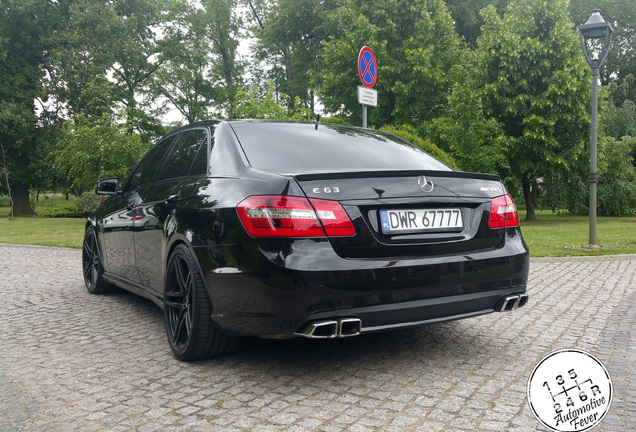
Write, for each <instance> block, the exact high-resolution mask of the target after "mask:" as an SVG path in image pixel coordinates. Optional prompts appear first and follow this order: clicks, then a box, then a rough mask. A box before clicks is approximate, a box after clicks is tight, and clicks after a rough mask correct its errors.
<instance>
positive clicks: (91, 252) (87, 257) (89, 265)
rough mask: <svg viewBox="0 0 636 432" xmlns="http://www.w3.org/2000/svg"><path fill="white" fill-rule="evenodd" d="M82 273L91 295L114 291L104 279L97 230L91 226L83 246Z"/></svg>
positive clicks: (85, 235) (85, 234) (87, 229)
mask: <svg viewBox="0 0 636 432" xmlns="http://www.w3.org/2000/svg"><path fill="white" fill-rule="evenodd" d="M82 273H83V274H84V284H85V285H86V289H87V290H88V292H89V293H91V294H105V293H107V292H110V291H112V289H113V286H112V285H111V284H109V283H108V282H106V281H105V280H104V278H103V276H102V275H103V274H104V266H103V265H102V259H101V256H100V254H99V245H98V243H97V236H96V235H95V228H93V227H92V226H89V227H88V228H86V232H85V233H84V243H83V246H82Z"/></svg>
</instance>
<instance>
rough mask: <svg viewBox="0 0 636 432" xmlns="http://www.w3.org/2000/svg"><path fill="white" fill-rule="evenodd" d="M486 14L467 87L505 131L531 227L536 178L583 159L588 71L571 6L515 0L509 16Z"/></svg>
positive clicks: (506, 146)
mask: <svg viewBox="0 0 636 432" xmlns="http://www.w3.org/2000/svg"><path fill="white" fill-rule="evenodd" d="M482 13H483V17H484V22H485V25H484V27H483V28H482V35H481V37H480V38H479V39H478V48H477V51H476V56H477V57H476V60H477V63H476V68H474V71H475V72H474V74H473V76H471V77H470V79H469V80H467V82H466V84H465V85H466V86H470V87H471V88H473V89H478V92H477V93H478V94H479V96H480V98H479V99H480V100H481V103H482V104H483V115H484V118H485V119H492V120H494V121H495V122H496V124H497V127H499V128H501V131H502V135H503V139H502V141H501V144H502V147H501V148H500V149H499V151H501V152H502V153H503V154H504V155H505V157H506V160H507V162H508V164H509V166H510V170H511V173H512V174H514V175H515V176H516V177H517V178H518V180H519V181H520V183H521V184H522V188H523V194H524V200H525V203H526V210H527V216H526V219H528V220H532V219H534V218H535V215H534V208H535V204H536V202H535V201H536V200H535V199H534V198H533V190H534V191H535V193H536V187H533V185H536V179H537V178H539V177H541V176H544V175H547V174H548V173H549V172H550V171H551V170H559V171H568V170H569V169H571V168H573V167H574V166H575V165H576V164H577V163H578V160H579V159H580V158H584V148H585V143H586V142H587V141H588V137H589V124H590V123H589V114H588V106H589V88H590V80H589V76H588V73H587V72H588V67H587V65H586V64H585V62H584V60H583V59H582V58H581V52H580V45H579V41H578V36H577V35H576V34H575V32H573V31H572V28H573V24H572V21H570V19H569V17H568V14H567V0H557V1H553V0H550V1H548V0H524V1H522V0H515V1H512V2H510V4H509V5H508V8H507V10H506V12H505V13H504V15H503V16H500V15H499V14H498V13H497V11H496V9H495V8H494V7H493V6H489V7H487V8H485V9H484V10H483V12H482ZM460 87H461V86H460ZM585 159H587V160H589V158H585Z"/></svg>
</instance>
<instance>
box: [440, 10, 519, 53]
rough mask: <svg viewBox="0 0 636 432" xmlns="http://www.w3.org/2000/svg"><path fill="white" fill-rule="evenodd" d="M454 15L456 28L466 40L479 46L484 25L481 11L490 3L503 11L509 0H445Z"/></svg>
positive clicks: (474, 45) (474, 46)
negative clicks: (478, 40) (478, 42)
mask: <svg viewBox="0 0 636 432" xmlns="http://www.w3.org/2000/svg"><path fill="white" fill-rule="evenodd" d="M444 2H445V3H446V6H447V7H448V10H449V11H450V14H451V16H452V17H453V22H454V23H455V28H456V29H457V33H459V34H460V35H461V36H462V37H463V38H464V41H465V42H466V43H467V44H468V45H469V46H470V47H471V48H473V49H475V48H476V47H477V38H479V36H481V26H482V25H484V21H483V18H482V16H481V14H480V11H481V10H482V9H483V8H485V7H486V6H488V5H494V6H495V7H496V8H497V12H499V13H503V12H504V11H505V10H506V6H507V4H508V3H509V0H445V1H444Z"/></svg>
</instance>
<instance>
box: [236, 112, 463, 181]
mask: <svg viewBox="0 0 636 432" xmlns="http://www.w3.org/2000/svg"><path fill="white" fill-rule="evenodd" d="M232 128H233V129H234V131H235V133H236V135H237V137H238V140H239V142H240V144H241V146H242V147H243V151H244V152H245V155H246V157H247V159H248V161H249V163H250V165H252V166H253V167H254V168H257V169H260V170H265V171H272V172H277V173H289V174H295V173H313V172H340V171H381V170H435V171H451V169H450V168H449V167H448V166H446V165H444V164H443V163H442V162H440V161H438V160H437V159H435V158H433V157H432V156H430V155H429V154H427V153H425V152H424V151H422V150H420V149H419V148H417V147H415V146H412V145H410V144H408V143H407V142H405V141H403V140H401V139H400V138H397V137H396V136H394V135H391V134H389V133H386V132H382V131H375V130H369V129H361V128H351V127H344V126H334V125H327V124H321V125H319V126H318V128H317V129H316V127H315V125H314V124H312V123H267V122H235V123H234V122H233V123H232Z"/></svg>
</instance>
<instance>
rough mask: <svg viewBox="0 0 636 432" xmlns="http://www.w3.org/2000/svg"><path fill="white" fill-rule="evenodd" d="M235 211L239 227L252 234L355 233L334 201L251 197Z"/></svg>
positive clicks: (297, 235) (260, 235) (343, 212)
mask: <svg viewBox="0 0 636 432" xmlns="http://www.w3.org/2000/svg"><path fill="white" fill-rule="evenodd" d="M310 201H311V202H310ZM236 210H237V213H238V216H239V218H240V219H241V223H242V224H243V227H245V230H246V231H247V233H248V234H249V235H250V236H252V237H325V235H328V236H331V237H336V236H352V235H354V234H355V228H354V227H353V224H352V223H351V219H349V216H348V215H347V213H346V212H345V211H344V209H343V208H342V206H341V205H340V203H339V202H338V201H328V200H318V199H312V200H308V199H307V198H301V197H293V196H272V195H267V196H252V197H248V198H246V199H244V200H243V201H242V202H241V203H240V204H239V205H238V206H237V209H236ZM323 228H324V229H323ZM325 232H326V234H325Z"/></svg>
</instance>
